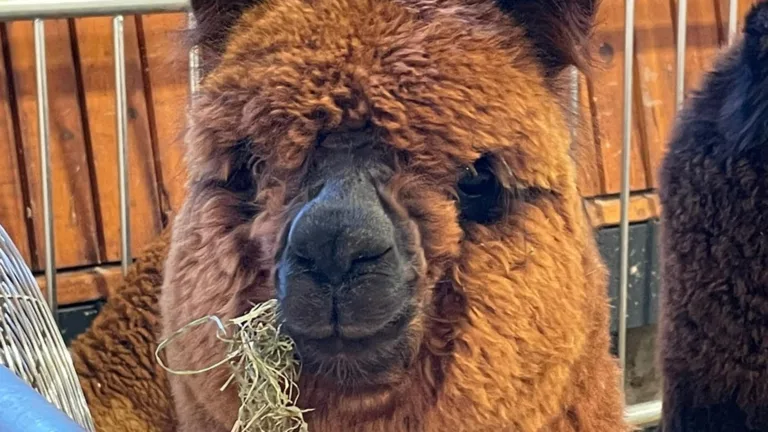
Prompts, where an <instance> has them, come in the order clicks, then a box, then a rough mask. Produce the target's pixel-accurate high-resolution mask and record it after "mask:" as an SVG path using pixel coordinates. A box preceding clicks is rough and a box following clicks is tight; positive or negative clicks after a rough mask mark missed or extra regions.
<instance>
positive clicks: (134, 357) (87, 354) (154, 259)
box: [70, 229, 176, 432]
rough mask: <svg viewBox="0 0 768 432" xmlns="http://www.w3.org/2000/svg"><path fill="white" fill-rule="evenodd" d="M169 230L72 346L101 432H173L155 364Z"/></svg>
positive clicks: (171, 413)
mask: <svg viewBox="0 0 768 432" xmlns="http://www.w3.org/2000/svg"><path fill="white" fill-rule="evenodd" d="M169 240H170V230H169V229H167V230H165V232H163V233H162V235H161V236H160V238H158V239H157V240H155V241H154V242H153V243H152V244H150V245H148V246H147V248H146V250H144V251H143V252H142V253H141V254H140V256H139V257H138V258H137V259H136V261H135V262H134V264H133V265H132V266H131V268H130V270H129V272H128V274H127V275H126V277H125V280H124V281H123V283H122V284H121V285H120V286H119V287H118V288H117V289H116V290H115V291H114V292H110V293H108V296H107V303H106V305H105V306H104V308H103V309H102V310H101V312H100V313H99V315H98V316H97V317H96V319H95V320H94V322H93V324H91V327H90V328H89V329H88V331H86V332H85V333H83V334H82V335H80V336H78V337H77V339H75V340H74V341H73V342H72V347H71V349H70V352H71V353H72V358H73V362H74V364H75V371H76V372H77V375H78V377H79V378H80V384H81V385H82V387H83V390H84V392H85V398H86V400H87V402H88V405H89V408H90V410H91V414H92V415H93V419H94V422H95V424H96V430H97V431H107V432H138V431H141V432H172V431H174V430H176V426H175V415H174V413H175V411H174V408H173V402H172V400H171V397H170V389H169V387H168V380H167V378H166V374H165V371H164V370H163V369H162V368H160V367H159V365H158V364H157V362H156V361H155V348H156V347H157V336H156V335H157V333H158V332H159V326H160V314H159V310H158V305H157V297H158V294H159V291H160V286H161V285H162V279H163V276H162V275H163V271H162V270H163V263H164V262H165V259H166V257H167V254H168V244H169Z"/></svg>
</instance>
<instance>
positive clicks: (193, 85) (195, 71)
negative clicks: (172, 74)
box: [187, 13, 200, 102]
mask: <svg viewBox="0 0 768 432" xmlns="http://www.w3.org/2000/svg"><path fill="white" fill-rule="evenodd" d="M196 25H197V22H196V21H195V15H194V14H192V13H189V14H187V27H189V28H190V29H193V28H195V26H196ZM199 83H200V50H199V48H198V47H196V46H194V47H192V49H190V50H189V96H190V102H191V100H192V99H191V98H192V96H193V95H194V94H195V93H197V86H198V84H199Z"/></svg>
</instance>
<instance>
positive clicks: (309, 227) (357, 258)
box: [276, 168, 412, 340]
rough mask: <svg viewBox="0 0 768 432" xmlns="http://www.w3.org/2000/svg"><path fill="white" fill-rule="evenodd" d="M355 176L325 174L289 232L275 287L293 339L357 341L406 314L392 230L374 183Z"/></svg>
mask: <svg viewBox="0 0 768 432" xmlns="http://www.w3.org/2000/svg"><path fill="white" fill-rule="evenodd" d="M360 173H361V171H358V170H357V169H356V168H352V169H349V170H346V171H345V172H342V173H337V174H336V175H333V176H329V179H328V180H327V181H326V182H325V184H324V186H323V188H322V189H321V191H320V193H319V194H318V195H317V196H316V197H315V198H314V199H312V200H311V201H310V202H309V203H307V204H306V205H305V206H304V207H303V208H302V209H301V210H300V211H299V213H298V214H297V215H296V217H295V218H294V220H293V221H292V223H291V225H290V227H289V230H288V236H287V239H286V244H285V247H284V249H283V253H282V256H281V258H280V261H279V263H278V271H277V279H276V284H277V296H278V300H279V301H280V303H281V311H282V316H283V318H284V323H285V328H286V329H287V330H288V331H289V332H290V333H291V334H292V335H293V336H300V338H309V339H315V340H319V339H325V338H328V337H332V336H333V337H339V338H346V339H355V340H359V339H360V338H368V337H370V336H372V335H377V334H381V333H382V332H383V331H384V329H389V328H392V325H391V323H393V322H397V320H398V319H400V318H402V317H403V316H405V314H406V312H405V311H406V308H407V305H408V304H409V302H410V300H411V290H412V287H411V286H410V282H409V281H410V280H411V279H412V277H411V276H410V275H411V273H412V272H410V271H408V270H407V269H409V268H410V267H409V266H407V265H406V264H405V263H406V262H407V258H405V257H404V256H403V254H402V253H401V249H403V248H402V247H398V241H397V239H398V238H399V236H398V232H399V231H398V230H397V229H396V225H395V224H394V223H393V222H392V219H391V218H390V217H389V216H388V214H387V211H386V210H385V206H384V205H383V203H382V200H381V199H380V197H379V194H378V192H377V189H376V187H375V186H374V183H373V181H372V180H371V179H369V178H367V177H366V176H365V175H363V174H360Z"/></svg>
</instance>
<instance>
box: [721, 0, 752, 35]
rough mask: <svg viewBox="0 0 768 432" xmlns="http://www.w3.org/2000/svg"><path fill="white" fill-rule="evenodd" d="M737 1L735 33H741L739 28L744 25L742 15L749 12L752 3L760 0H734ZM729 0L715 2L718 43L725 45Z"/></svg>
mask: <svg viewBox="0 0 768 432" xmlns="http://www.w3.org/2000/svg"><path fill="white" fill-rule="evenodd" d="M736 1H738V4H739V5H738V8H737V11H736V18H737V26H736V28H737V30H736V33H737V34H741V30H742V28H743V26H744V17H745V16H746V14H747V13H748V12H749V10H750V8H751V7H752V5H754V4H757V3H758V2H759V1H760V0H736ZM730 3H731V0H718V1H716V2H715V5H716V6H717V10H716V14H717V20H718V30H719V36H720V45H726V44H727V43H728V7H729V5H730ZM737 38H738V36H737Z"/></svg>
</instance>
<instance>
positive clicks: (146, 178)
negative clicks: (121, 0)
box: [0, 0, 754, 405]
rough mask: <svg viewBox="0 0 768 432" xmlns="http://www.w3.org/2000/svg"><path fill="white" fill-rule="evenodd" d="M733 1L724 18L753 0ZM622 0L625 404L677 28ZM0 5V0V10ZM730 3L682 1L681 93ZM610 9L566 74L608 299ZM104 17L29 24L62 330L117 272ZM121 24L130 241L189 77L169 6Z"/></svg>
mask: <svg viewBox="0 0 768 432" xmlns="http://www.w3.org/2000/svg"><path fill="white" fill-rule="evenodd" d="M734 1H735V2H736V3H738V9H737V11H738V12H737V20H738V21H739V25H740V22H741V20H742V19H743V15H744V13H745V12H746V11H747V9H748V7H749V5H750V4H751V3H753V2H754V0H734ZM10 3H13V0H11V2H10ZM97 3H98V2H97ZM104 3H109V2H104ZM180 3H183V2H180ZM627 3H628V2H627ZM632 3H635V6H634V42H633V43H632V47H633V50H632V53H631V54H629V55H631V56H632V59H631V60H632V67H631V71H630V72H629V73H631V78H632V87H631V90H632V91H631V94H632V100H631V107H630V108H631V124H630V125H629V129H628V130H629V131H630V132H631V143H632V149H631V154H630V162H631V164H630V166H631V169H630V170H629V172H628V181H629V186H630V191H631V194H630V195H629V206H628V212H627V215H628V219H629V222H630V225H629V229H628V233H629V236H628V239H629V240H628V245H629V248H628V252H629V260H628V264H627V270H628V271H627V275H628V276H627V316H626V318H627V320H626V327H627V336H626V346H627V355H626V365H627V372H626V378H625V389H626V392H627V403H628V404H630V405H632V404H636V403H639V402H646V401H653V400H655V399H656V398H657V396H658V392H659V377H658V375H657V373H656V370H655V369H654V367H653V349H654V346H653V336H654V332H655V322H656V319H657V293H658V270H657V269H658V265H659V262H658V257H657V250H656V233H657V230H658V222H657V220H658V215H659V204H658V200H657V195H656V191H655V190H656V187H657V182H658V179H657V169H658V165H659V162H660V160H661V158H662V156H663V154H664V151H665V143H666V141H667V138H668V135H669V132H670V128H671V125H672V123H673V120H674V116H675V112H676V109H677V103H676V96H677V93H676V88H677V87H676V83H677V79H678V77H677V72H676V71H677V67H676V62H677V55H678V50H677V42H676V41H677V40H678V36H679V33H678V28H677V25H676V23H677V13H678V3H677V1H675V0H641V1H638V2H632ZM2 5H3V2H2V1H0V9H2ZM730 5H731V2H730V1H729V0H691V1H688V2H687V17H686V20H685V21H687V25H686V27H685V28H686V34H685V40H686V43H685V50H684V52H683V51H680V52H681V53H682V56H683V57H682V59H683V60H684V65H685V70H684V74H683V75H682V77H683V78H684V89H685V91H688V90H690V89H691V88H692V87H694V86H696V85H697V83H698V81H699V79H700V77H701V74H702V72H703V71H704V70H705V69H706V68H707V67H708V65H710V63H711V61H712V60H713V57H714V55H715V54H716V52H717V51H718V49H719V48H720V47H721V46H723V45H725V44H726V43H727V42H728V39H729V27H730V26H729V11H730V9H729V7H730ZM625 16H626V9H625V1H624V0H603V1H602V6H601V7H600V10H599V13H598V27H597V29H596V34H595V41H594V43H595V46H594V49H595V52H596V58H597V60H598V61H599V63H600V69H599V70H598V71H597V72H596V74H595V75H594V77H593V79H592V80H591V81H589V82H588V81H587V80H586V79H585V78H584V77H579V85H578V86H577V87H576V89H577V91H578V99H579V102H580V104H581V106H582V107H583V108H584V109H582V110H581V120H582V121H585V122H587V124H588V125H590V126H591V127H588V128H585V129H584V133H588V134H589V136H588V137H586V138H587V139H586V141H585V142H587V143H588V145H586V147H585V148H584V149H583V150H584V154H585V157H586V158H587V163H586V164H584V171H585V172H583V173H582V175H581V181H582V184H581V187H582V190H583V192H584V196H585V198H586V199H587V203H588V209H589V213H590V215H591V218H592V220H593V222H594V225H595V228H597V236H598V240H599V244H600V248H601V251H602V253H603V256H604V258H605V260H606V263H607V264H608V266H609V268H610V270H611V276H612V277H611V288H610V289H611V297H612V299H613V301H614V304H616V299H617V295H618V293H619V288H620V279H621V278H620V268H621V266H620V244H621V236H620V229H619V222H620V213H621V212H620V209H621V206H620V199H619V193H620V191H621V179H622V176H621V170H622V163H621V162H622V160H621V158H622V139H623V136H624V132H623V131H624V125H623V119H624V116H623V113H624V102H625V101H624V99H623V98H622V94H623V85H624V82H625V81H624V80H625V74H624V66H625V60H626V58H625V54H626V50H625ZM0 21H1V20H0ZM113 25H114V22H113V19H112V17H110V16H99V17H85V18H69V19H47V20H45V22H44V31H45V35H44V41H45V50H46V57H45V61H46V64H45V69H46V70H47V93H48V124H49V134H48V139H49V143H50V161H51V189H50V190H51V199H52V201H51V203H52V214H53V228H54V232H55V236H54V238H53V245H54V251H55V254H54V256H53V258H54V259H55V270H56V281H57V283H56V285H57V290H56V296H57V300H58V305H59V310H58V317H59V324H60V327H61V328H62V332H63V333H64V337H65V340H67V341H69V340H71V339H72V338H73V337H75V336H76V335H77V334H78V333H80V332H81V331H83V330H84V329H85V328H86V327H87V326H88V325H89V323H90V321H91V320H92V319H93V317H94V316H95V315H96V314H97V313H98V311H99V306H100V301H101V300H102V299H103V298H104V296H105V295H106V294H107V293H108V292H109V290H110V289H111V288H112V287H113V286H114V285H115V284H116V283H117V282H118V281H119V280H120V275H121V257H122V256H123V254H122V249H121V212H120V199H119V197H120V188H119V181H118V179H119V170H118V168H117V167H118V157H119V152H118V146H117V145H116V142H117V138H118V133H119V132H118V130H117V129H116V127H115V125H116V120H117V117H116V116H117V115H118V114H119V111H118V110H117V109H116V97H117V96H116V92H115V90H116V88H117V87H116V82H117V80H120V79H122V78H121V77H120V74H117V75H116V73H115V57H114V52H115V51H114V48H115V44H114V41H113ZM122 26H123V39H122V41H121V43H122V44H123V46H122V48H123V49H124V60H125V70H124V72H125V74H124V80H125V81H124V82H125V89H126V92H125V98H126V102H127V107H126V110H125V112H124V114H125V115H126V120H127V123H126V124H127V129H126V131H125V133H126V135H125V136H126V137H127V141H126V144H127V150H128V152H127V154H128V165H127V172H126V174H127V178H128V181H129V190H130V194H129V208H130V220H131V223H130V230H128V231H127V232H126V234H127V235H128V236H129V237H130V249H131V250H133V251H137V250H140V249H141V248H142V247H143V245H145V244H146V243H147V242H148V241H149V240H150V239H152V238H153V236H155V235H156V234H158V233H159V232H160V230H161V229H162V228H163V226H165V225H166V224H167V223H168V220H169V217H171V215H172V212H173V210H174V209H178V207H179V205H180V203H181V201H182V197H183V195H184V181H185V172H184V166H183V163H182V157H183V151H182V146H181V134H182V128H183V123H184V120H185V119H184V104H185V103H186V99H187V97H188V94H189V90H190V85H191V83H192V82H191V81H190V63H189V59H190V57H189V54H188V53H187V52H186V51H185V49H184V48H183V47H182V45H181V37H182V35H181V32H182V31H183V30H184V29H185V28H187V26H188V17H187V14H186V13H184V12H182V11H180V12H173V13H157V14H146V15H125V16H124V20H123V21H122ZM34 34H35V27H34V24H33V22H32V21H30V20H21V21H7V22H3V23H0V155H1V156H0V224H2V226H3V227H4V228H5V229H6V230H7V231H8V232H9V234H10V236H11V238H12V239H13V240H14V242H15V243H16V245H17V247H18V248H19V249H20V251H21V253H22V255H23V257H24V259H25V260H26V262H27V264H28V265H29V266H30V267H31V268H32V269H33V271H34V272H35V274H36V275H38V281H39V283H40V284H41V286H42V287H43V289H45V288H46V278H45V275H44V271H45V263H46V259H45V251H46V246H45V235H44V225H45V224H44V221H45V219H44V211H43V210H44V198H43V195H42V193H41V190H42V183H43V179H42V174H41V160H42V159H41V153H40V150H39V149H40V147H39V139H40V130H39V129H38V118H39V111H38V104H37V85H38V81H37V79H38V78H37V76H36V61H37V60H36V56H35V44H34ZM118 94H119V93H118ZM618 328H619V321H618V308H614V315H613V323H612V330H613V331H614V332H616V331H617V329H618Z"/></svg>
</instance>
